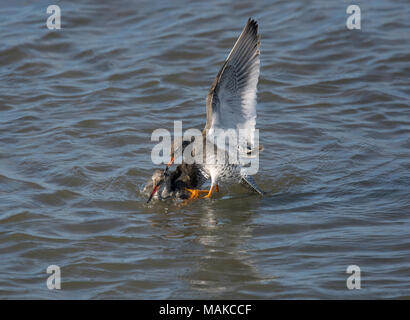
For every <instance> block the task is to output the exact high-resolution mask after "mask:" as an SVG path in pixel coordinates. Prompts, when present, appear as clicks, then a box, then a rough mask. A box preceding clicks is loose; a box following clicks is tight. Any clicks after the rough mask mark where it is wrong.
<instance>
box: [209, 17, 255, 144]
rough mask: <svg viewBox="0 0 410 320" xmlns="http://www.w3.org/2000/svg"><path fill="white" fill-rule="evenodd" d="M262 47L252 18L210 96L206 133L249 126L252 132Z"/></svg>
mask: <svg viewBox="0 0 410 320" xmlns="http://www.w3.org/2000/svg"><path fill="white" fill-rule="evenodd" d="M259 47H260V36H259V34H258V25H257V23H256V21H254V20H252V19H249V20H248V23H247V24H246V26H245V28H244V29H243V30H242V33H241V35H240V36H239V38H238V40H237V41H236V43H235V45H234V46H233V48H232V50H231V52H230V53H229V55H228V58H227V59H226V60H225V62H224V64H223V66H222V68H221V69H220V71H219V73H218V75H217V77H216V79H215V80H214V82H213V84H212V86H211V89H210V91H209V94H208V96H207V103H206V104H207V106H206V109H207V122H206V126H205V129H204V130H205V132H206V134H207V136H208V135H211V134H213V132H214V131H215V130H216V129H223V130H228V129H234V130H236V131H238V130H239V129H246V130H247V131H248V132H249V137H251V136H252V134H253V131H254V130H255V125H256V92H257V84H258V78H259V66H260V59H259ZM249 143H252V142H250V141H249Z"/></svg>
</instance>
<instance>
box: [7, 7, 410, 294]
mask: <svg viewBox="0 0 410 320" xmlns="http://www.w3.org/2000/svg"><path fill="white" fill-rule="evenodd" d="M356 4H358V5H359V6H360V8H361V12H362V23H361V26H362V29H361V30H360V31H349V30H347V28H346V25H345V23H346V18H347V14H346V7H347V5H348V3H347V2H345V1H334V2H332V1H325V0H317V1H311V2H306V1H292V2H289V1H282V0H279V1H255V2H252V3H251V2H248V1H234V2H232V3H230V2H229V3H228V2H217V3H216V2H215V3H210V2H209V1H202V2H198V1H197V2H195V3H192V4H190V6H189V7H187V6H179V4H178V3H174V2H169V3H167V4H165V3H160V2H156V3H152V2H142V3H140V4H139V5H138V6H136V5H135V2H134V1H129V0H123V1H121V2H120V4H117V3H116V4H115V5H114V4H106V3H102V2H101V1H94V0H87V1H83V2H81V3H73V2H69V1H65V0H62V1H59V2H58V5H59V6H60V7H61V9H62V29H61V30H59V31H49V30H48V29H47V28H46V27H45V22H46V18H47V15H46V8H47V6H48V5H50V3H49V2H47V1H43V0H41V1H35V2H33V3H26V2H24V3H23V1H14V2H9V3H7V4H6V3H3V4H2V10H3V11H2V12H3V20H2V21H0V25H1V28H0V36H1V39H2V41H1V44H0V81H1V83H2V85H1V87H0V115H1V116H0V239H1V241H0V252H1V255H2V263H1V264H0V274H1V275H2V276H1V277H0V296H1V297H4V298H50V299H66V298H75V299H88V298H91V299H103V298H114V299H119V298H130V299H133V298H137V299H144V298H145V299H160V298H163V299H165V298H224V299H229V298H231V299H232V298H256V299H258V298H264V299H272V298H347V299H352V298H399V297H400V298H405V297H407V298H408V297H409V290H410V283H409V281H408V268H409V262H408V256H409V254H410V245H409V241H408V229H409V223H410V218H409V215H408V212H409V211H410V202H409V199H408V190H409V188H410V183H409V181H410V174H409V173H410V165H409V161H408V159H409V157H410V140H409V133H410V120H409V119H410V118H409V116H408V115H409V107H410V106H409V98H410V96H409V93H408V87H409V81H408V78H409V77H408V75H409V72H410V70H409V42H408V41H406V40H407V38H406V37H407V32H408V27H409V25H408V16H409V15H410V11H409V10H410V7H409V6H408V5H406V4H407V3H406V2H405V1H397V2H394V3H392V2H389V1H383V0H377V1H371V2H368V1H367V2H364V1H356ZM261 8H263V9H261ZM248 17H253V18H255V19H256V20H257V21H258V22H259V26H260V33H261V75H260V81H259V86H258V106H257V108H258V118H257V127H258V129H259V130H260V143H262V144H263V145H264V147H265V149H264V151H263V152H262V153H261V155H260V166H259V167H260V171H259V174H258V176H257V177H256V180H257V182H258V185H259V186H260V187H261V189H262V190H265V191H267V192H268V194H267V195H266V196H265V197H259V196H255V195H253V194H249V192H247V191H246V190H244V189H243V188H241V187H240V186H233V187H231V188H226V187H223V186H222V188H221V192H220V193H219V194H217V195H216V196H215V199H212V200H209V201H208V200H204V199H200V200H198V201H194V202H192V203H190V204H188V205H181V203H173V202H172V201H166V202H153V203H150V204H146V198H145V197H144V196H143V195H142V194H141V192H140V190H141V187H142V185H143V183H145V182H146V180H147V179H148V177H150V176H151V174H152V171H153V170H154V169H155V168H156V166H154V165H153V164H152V162H151V159H150V156H149V155H150V153H151V149H152V147H153V145H154V143H153V142H151V140H150V137H151V133H152V131H153V130H154V129H157V128H165V129H168V130H172V128H173V123H174V120H179V119H181V118H182V119H183V128H184V129H188V128H202V127H203V125H204V122H205V97H206V94H207V92H208V90H209V86H210V84H211V82H212V80H213V79H214V77H215V75H216V73H217V71H218V69H219V67H220V66H221V63H222V62H223V59H225V57H226V55H227V53H228V52H229V50H230V48H231V47H232V45H233V43H234V41H235V39H236V37H237V36H238V33H239V32H240V30H241V29H242V27H243V25H244V24H245V22H246V21H247V19H248ZM54 264H55V265H59V266H60V267H61V274H62V279H61V285H62V289H61V290H59V291H58V290H54V291H50V290H48V289H47V287H46V279H47V277H48V275H47V274H46V269H47V267H48V266H49V265H54ZM349 265H358V266H360V268H361V270H362V275H363V279H362V289H360V290H347V288H346V279H347V274H346V268H347V267H348V266H349Z"/></svg>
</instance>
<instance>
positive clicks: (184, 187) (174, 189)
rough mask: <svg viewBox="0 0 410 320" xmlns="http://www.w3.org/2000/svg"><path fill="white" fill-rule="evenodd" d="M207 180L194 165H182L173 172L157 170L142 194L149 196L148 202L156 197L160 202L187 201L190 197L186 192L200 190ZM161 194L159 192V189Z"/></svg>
mask: <svg viewBox="0 0 410 320" xmlns="http://www.w3.org/2000/svg"><path fill="white" fill-rule="evenodd" d="M206 180H207V177H205V176H203V175H202V174H201V171H200V170H199V167H198V166H197V165H196V164H187V163H182V164H180V165H178V166H177V168H176V169H175V171H170V170H160V169H157V170H155V171H154V173H153V174H152V177H151V178H150V179H148V181H147V183H146V184H145V186H144V188H143V193H145V194H147V195H149V198H148V201H147V203H148V202H150V201H151V199H152V198H153V197H154V196H155V195H157V198H160V199H162V200H165V199H169V198H174V199H189V198H190V197H191V196H190V194H189V191H188V190H195V189H198V188H200V187H201V186H202V185H203V184H204V183H205V182H206ZM161 187H162V190H161V192H159V190H160V189H161Z"/></svg>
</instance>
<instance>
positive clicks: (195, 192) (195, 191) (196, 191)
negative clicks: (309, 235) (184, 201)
mask: <svg viewBox="0 0 410 320" xmlns="http://www.w3.org/2000/svg"><path fill="white" fill-rule="evenodd" d="M185 190H186V191H188V192H190V193H191V195H190V196H189V198H188V200H192V199H197V198H199V195H200V194H201V193H208V192H209V190H199V189H188V188H185Z"/></svg>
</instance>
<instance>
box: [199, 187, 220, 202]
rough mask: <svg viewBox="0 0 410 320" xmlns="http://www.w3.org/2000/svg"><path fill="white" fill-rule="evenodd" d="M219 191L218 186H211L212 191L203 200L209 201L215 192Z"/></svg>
mask: <svg viewBox="0 0 410 320" xmlns="http://www.w3.org/2000/svg"><path fill="white" fill-rule="evenodd" d="M218 191H219V187H218V185H215V186H211V189H209V192H208V194H207V195H206V196H204V197H202V199H204V198H208V199H209V198H211V196H212V193H213V192H218Z"/></svg>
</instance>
